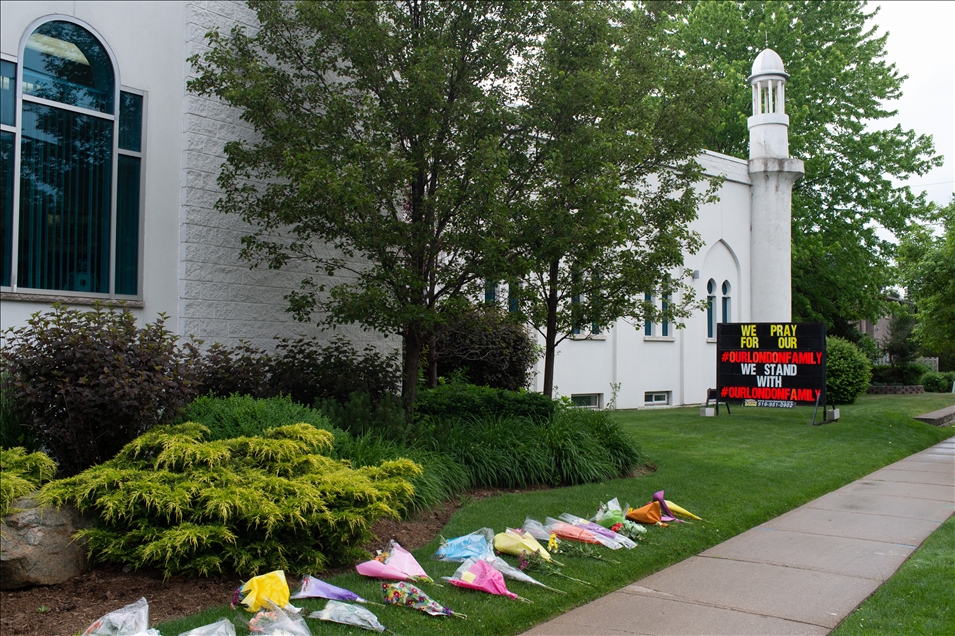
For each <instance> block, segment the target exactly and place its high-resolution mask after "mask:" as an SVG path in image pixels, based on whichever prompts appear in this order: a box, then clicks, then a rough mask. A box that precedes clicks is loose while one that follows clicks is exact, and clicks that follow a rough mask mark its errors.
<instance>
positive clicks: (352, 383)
mask: <svg viewBox="0 0 955 636" xmlns="http://www.w3.org/2000/svg"><path fill="white" fill-rule="evenodd" d="M400 381H401V370H400V365H399V362H398V353H397V352H394V353H392V354H391V355H384V354H382V353H381V351H379V350H378V349H376V348H375V347H373V346H371V345H368V346H366V347H365V348H364V349H363V350H362V351H361V352H359V351H358V350H357V349H355V348H354V347H353V346H352V345H351V343H349V342H348V340H346V339H345V338H344V337H343V336H337V337H335V338H334V339H332V341H331V342H329V343H328V344H325V345H321V344H320V343H318V342H317V341H316V340H314V339H311V338H299V339H297V340H288V339H282V340H281V341H280V342H279V344H278V345H277V346H276V353H275V358H274V361H273V367H272V379H271V385H272V388H273V389H274V390H275V391H276V394H279V393H281V394H283V395H288V396H291V398H292V399H293V400H295V401H296V402H298V403H299V404H305V405H308V406H314V405H316V404H319V403H320V402H321V401H322V400H335V401H336V402H338V403H339V404H345V403H346V402H348V400H349V398H350V397H351V395H352V393H356V392H357V393H364V394H366V395H368V397H369V398H370V399H371V401H372V402H375V403H377V402H379V401H381V400H383V399H385V398H386V397H388V396H392V395H397V394H398V392H399V390H400V386H401V384H400Z"/></svg>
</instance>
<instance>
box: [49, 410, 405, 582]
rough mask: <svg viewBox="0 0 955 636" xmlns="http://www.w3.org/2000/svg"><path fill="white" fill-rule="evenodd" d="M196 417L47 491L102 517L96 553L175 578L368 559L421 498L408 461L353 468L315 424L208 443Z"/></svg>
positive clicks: (52, 498)
mask: <svg viewBox="0 0 955 636" xmlns="http://www.w3.org/2000/svg"><path fill="white" fill-rule="evenodd" d="M207 437H208V429H206V428H205V427H204V426H202V425H200V424H196V423H191V422H189V423H185V424H178V425H175V426H162V427H156V428H154V429H152V430H150V431H149V432H147V433H146V434H145V435H143V436H141V437H139V438H137V439H136V440H134V441H132V442H131V443H129V444H128V445H126V446H125V447H124V448H123V449H122V451H121V452H120V453H119V454H118V455H117V456H116V457H115V458H114V459H112V460H110V461H108V462H106V463H104V464H101V465H99V466H96V467H94V468H91V469H89V470H87V471H85V472H83V473H81V474H79V475H76V476H74V477H70V478H68V479H63V480H59V481H56V482H52V483H50V484H47V485H46V486H45V487H44V488H43V490H41V492H40V498H41V500H42V501H43V502H45V503H47V504H50V505H57V506H59V505H63V504H67V503H70V504H73V505H74V506H76V507H77V508H78V509H80V510H82V511H87V510H93V511H95V512H96V513H97V514H98V515H99V524H98V526H97V527H96V528H91V529H88V530H82V531H81V532H80V535H81V536H85V537H86V538H87V539H88V541H89V543H88V549H89V552H90V556H91V558H93V559H96V560H99V561H105V562H110V563H118V564H125V565H129V566H132V567H136V568H139V567H155V568H158V569H161V570H162V571H163V572H164V573H165V574H166V576H170V575H172V574H177V573H185V574H198V575H204V576H205V575H209V574H212V573H218V572H229V571H234V572H235V573H237V574H239V575H240V576H243V577H247V576H251V575H254V574H257V573H260V572H263V571H267V570H275V569H283V570H288V571H290V572H293V573H297V574H305V573H307V572H316V571H321V570H323V569H324V568H326V567H327V566H328V565H344V564H350V563H352V562H354V560H356V559H358V558H360V557H362V556H364V553H363V551H362V549H361V546H362V545H364V544H365V543H367V542H368V541H369V540H370V539H371V531H370V528H371V524H372V523H373V522H374V521H375V520H377V519H379V518H381V517H384V516H396V515H397V514H398V513H399V511H400V510H401V508H402V507H403V506H404V505H405V503H406V502H407V501H408V500H409V499H410V497H411V495H412V488H411V485H410V484H409V483H408V481H407V478H408V477H412V476H414V475H418V474H420V467H418V466H417V465H415V464H414V463H413V462H411V461H408V460H396V461H386V462H382V463H381V464H380V465H378V466H366V467H362V468H359V469H357V470H356V469H353V468H351V467H350V466H349V465H348V464H347V463H346V462H341V461H338V460H334V459H331V458H329V457H327V456H324V455H320V454H318V453H319V452H323V451H328V450H329V449H330V448H331V442H332V435H331V433H329V432H328V431H322V430H319V429H316V428H315V427H313V426H310V425H308V424H304V423H302V424H294V425H291V426H281V427H278V428H273V429H269V430H267V431H266V432H265V433H264V434H263V435H262V436H255V437H238V438H234V439H226V440H217V441H206V439H207Z"/></svg>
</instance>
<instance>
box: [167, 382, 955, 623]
mask: <svg viewBox="0 0 955 636" xmlns="http://www.w3.org/2000/svg"><path fill="white" fill-rule="evenodd" d="M953 401H955V398H953V396H951V395H945V394H932V395H918V396H865V397H863V398H861V399H860V400H859V401H858V402H857V403H856V404H854V405H849V406H845V407H842V419H841V420H840V421H839V422H837V423H830V424H826V425H824V426H817V427H812V426H810V425H809V422H810V419H811V417H812V412H811V410H810V409H807V408H799V409H794V410H768V409H746V408H743V407H735V406H734V407H733V414H732V415H730V416H727V415H725V414H724V415H721V416H720V417H717V418H701V417H700V416H699V411H698V409H695V408H686V409H671V410H653V411H626V412H617V413H614V418H615V419H616V420H617V421H618V422H619V423H620V424H621V426H622V427H623V429H624V431H625V432H626V433H627V434H628V435H629V436H631V437H632V439H633V440H634V441H636V442H638V443H639V444H640V446H641V448H642V449H643V451H644V453H645V454H646V455H647V456H648V457H649V459H650V460H651V461H652V462H654V463H655V465H656V467H657V470H656V471H655V472H654V473H652V474H650V475H646V476H642V477H635V478H629V479H618V480H612V481H606V482H602V483H596V484H587V485H581V486H573V487H569V488H561V489H554V490H544V491H535V492H530V493H513V494H507V495H503V496H500V497H495V498H491V499H482V500H478V501H472V502H468V503H467V504H466V505H465V506H463V507H462V508H461V509H460V510H459V511H458V512H457V513H456V514H455V515H454V517H453V518H452V519H451V521H450V522H449V523H448V525H447V526H446V527H445V528H444V531H443V532H442V534H443V535H444V536H446V537H454V536H458V535H461V534H465V533H468V532H471V531H473V530H475V529H477V528H480V527H483V526H489V527H491V528H493V529H494V530H495V532H500V531H502V530H503V529H504V528H505V527H507V526H519V525H520V524H522V523H523V521H524V518H525V517H526V516H531V517H533V518H535V519H538V520H543V519H544V517H546V516H552V517H557V516H558V515H559V514H560V513H562V512H570V513H573V514H576V515H578V516H590V515H592V514H593V513H594V512H595V511H596V508H597V506H598V505H599V504H600V503H602V502H604V501H607V500H608V499H610V498H612V497H618V498H619V499H620V502H621V504H625V503H627V502H629V503H631V504H634V505H641V504H643V503H646V502H647V501H648V500H649V499H650V497H651V496H652V494H653V493H654V492H655V491H657V490H665V491H666V496H667V498H668V499H670V500H672V501H675V502H676V503H678V504H680V505H681V506H683V507H685V508H687V509H689V510H690V511H692V512H695V513H696V514H698V515H699V516H701V517H703V519H704V520H705V521H703V522H697V523H693V524H674V525H671V526H670V527H668V528H651V529H650V531H649V533H648V536H647V539H645V540H644V541H642V542H641V544H640V545H639V546H638V547H637V548H636V549H634V550H631V551H627V552H623V551H618V552H615V553H613V558H614V559H616V560H618V561H620V564H619V565H615V564H610V563H604V562H599V561H593V560H587V559H575V558H567V559H566V561H567V567H566V568H565V570H566V572H567V574H569V575H570V576H574V577H577V578H580V579H583V580H586V581H588V582H590V583H591V584H592V586H591V587H587V586H583V585H580V584H577V583H572V582H568V581H566V580H563V579H558V578H553V577H547V576H546V575H540V579H541V580H542V581H543V582H545V583H547V584H549V585H552V586H554V587H557V588H559V589H562V590H565V591H566V592H567V595H566V596H558V595H555V594H553V593H551V592H548V591H546V590H540V589H537V588H533V587H530V586H527V585H524V584H521V583H513V582H509V583H508V586H509V588H510V589H511V590H512V591H514V592H516V593H518V594H520V595H521V596H524V597H527V598H529V599H531V600H532V601H533V603H532V604H524V603H518V602H513V601H509V600H507V599H504V598H500V597H492V596H488V595H485V594H482V593H479V592H471V591H467V590H460V589H458V588H454V587H451V586H449V585H445V586H444V587H435V586H431V585H424V586H423V589H424V590H425V592H427V593H428V594H431V595H432V597H433V598H435V599H436V600H438V601H439V602H442V603H444V604H446V605H448V606H450V607H451V608H453V609H454V610H455V611H458V612H463V613H465V614H467V615H468V616H469V618H468V619H467V620H460V619H455V618H443V617H442V618H438V617H431V616H427V615H425V614H422V613H420V612H415V611H412V610H408V609H405V608H398V607H374V606H373V607H372V609H373V611H374V612H375V614H377V615H378V618H379V619H380V620H381V622H382V623H383V624H384V625H385V626H387V627H388V628H390V629H392V630H393V631H395V632H397V633H398V634H403V635H404V636H408V635H410V634H415V635H425V636H426V635H430V634H462V635H463V634H482V635H489V634H490V635H505V634H517V633H520V632H522V631H525V630H527V629H529V628H530V627H532V626H533V625H536V624H538V623H541V622H543V621H545V620H547V619H549V618H552V617H553V616H556V615H557V614H560V613H562V612H565V611H567V610H569V609H571V608H573V607H575V606H578V605H581V604H583V603H586V602H588V601H590V600H593V599H595V598H597V597H599V596H602V595H604V594H607V593H609V592H611V591H613V590H616V589H619V588H620V587H622V586H624V585H627V584H629V583H631V582H633V581H635V580H637V579H639V578H641V577H643V576H646V575H648V574H651V573H653V572H656V571H659V570H661V569H663V568H665V567H667V566H669V565H671V564H673V563H676V562H678V561H681V560H683V559H686V558H688V557H690V556H693V555H695V554H697V553H699V552H700V551H702V550H704V549H706V548H708V547H710V546H713V545H715V544H717V543H720V542H722V541H724V540H726V539H728V538H730V537H732V536H734V535H736V534H738V533H740V532H743V531H744V530H747V529H749V528H751V527H753V526H755V525H758V524H760V523H763V522H765V521H767V520H769V519H772V518H773V517H776V516H778V515H780V514H782V513H783V512H786V511H788V510H790V509H792V508H795V507H797V506H800V505H802V504H804V503H806V502H808V501H810V500H812V499H814V498H816V497H818V496H820V495H822V494H825V493H827V492H830V491H832V490H835V489H837V488H839V487H841V486H843V485H845V484H847V483H849V482H851V481H854V480H856V479H859V478H861V477H863V476H865V475H867V474H869V473H871V472H873V471H875V470H877V469H878V468H881V467H882V466H885V465H887V464H890V463H892V462H894V461H897V460H899V459H901V458H903V457H906V456H908V455H910V454H912V453H915V452H917V451H919V450H922V449H924V448H927V447H928V446H931V445H933V444H935V443H937V442H939V441H941V440H942V439H945V438H948V437H951V436H952V435H955V430H953V429H952V428H936V427H933V426H929V425H926V424H922V423H920V422H917V421H915V420H913V419H912V416H913V415H917V414H920V413H925V412H928V411H933V410H936V409H939V408H942V407H945V406H949V405H952V404H953ZM437 545H438V540H437V539H435V540H434V541H432V542H431V543H430V544H429V545H427V546H425V547H423V548H421V549H420V550H416V551H415V555H416V556H417V558H418V560H419V561H420V562H421V564H422V565H423V566H424V567H425V569H426V570H427V571H428V573H429V574H430V575H431V576H432V577H434V578H435V579H437V578H438V577H439V576H447V575H450V574H451V573H452V572H453V571H454V569H455V567H456V564H450V563H440V562H437V561H433V560H431V559H430V556H431V555H432V554H433V553H434V551H435V549H436V548H437ZM512 561H513V560H512ZM916 578H918V577H916ZM946 580H951V579H950V578H948V579H941V581H946ZM331 581H332V582H333V583H335V584H336V585H340V586H343V587H346V588H349V589H351V590H353V591H355V592H356V593H358V594H360V595H362V596H365V597H366V598H370V599H377V598H379V597H380V591H379V590H380V587H379V585H380V584H379V582H377V581H374V580H371V579H366V578H364V577H360V576H358V575H357V574H344V575H341V576H337V577H335V578H333V579H331ZM941 581H938V582H937V583H936V584H944V583H941ZM223 600H224V601H225V600H226V599H223ZM298 604H299V605H301V606H304V607H306V608H307V609H308V610H309V611H311V610H313V609H319V608H321V607H324V604H325V602H324V601H322V600H310V601H304V602H298ZM220 616H228V617H230V618H235V619H236V622H237V624H239V623H240V619H241V618H245V619H246V620H247V619H248V616H249V615H248V614H245V613H244V612H242V611H235V612H233V611H230V610H229V609H228V607H227V606H226V607H223V608H221V609H215V610H209V611H207V612H203V613H202V614H198V615H194V616H191V617H188V618H186V619H182V620H179V621H174V622H169V623H165V624H163V625H159V626H158V628H159V629H160V631H161V632H162V633H163V634H164V635H166V636H170V635H173V636H175V635H177V634H179V633H181V632H184V631H186V630H188V629H191V628H193V627H196V626H199V625H202V624H206V623H209V622H212V621H214V620H217V619H218V618H219V617H220ZM867 622H868V621H867ZM308 623H309V628H310V629H311V631H312V633H313V634H316V635H317V634H358V633H361V632H360V631H359V630H357V629H351V628H347V627H343V626H338V625H332V624H327V623H321V622H318V621H311V620H310V621H308ZM238 633H239V634H240V635H242V634H245V633H246V632H245V631H244V628H243V627H239V629H238ZM868 633H872V632H868ZM909 633H914V632H909ZM925 633H930V632H925Z"/></svg>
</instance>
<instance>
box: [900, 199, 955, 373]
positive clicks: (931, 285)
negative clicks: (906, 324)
mask: <svg viewBox="0 0 955 636" xmlns="http://www.w3.org/2000/svg"><path fill="white" fill-rule="evenodd" d="M937 219H938V222H939V224H940V225H941V226H942V228H943V230H944V232H943V233H942V234H941V235H936V234H935V233H934V232H933V231H932V229H931V228H932V225H928V226H924V225H913V226H912V227H911V228H910V230H911V231H910V232H909V234H907V235H906V236H905V238H904V239H903V240H902V242H901V244H900V246H899V265H900V267H901V269H902V279H903V284H904V286H905V288H906V291H907V293H908V298H909V299H910V300H912V301H914V302H915V306H916V308H917V309H918V314H917V317H918V324H917V325H916V326H915V334H916V336H917V338H918V340H919V343H920V345H921V348H922V352H923V353H925V354H928V355H936V356H939V358H940V359H941V360H940V362H941V365H942V368H943V369H948V370H955V199H953V200H952V201H950V202H949V204H948V205H947V206H945V207H944V208H942V209H940V210H938V211H937Z"/></svg>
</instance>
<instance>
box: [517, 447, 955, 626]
mask: <svg viewBox="0 0 955 636" xmlns="http://www.w3.org/2000/svg"><path fill="white" fill-rule="evenodd" d="M953 513H955V438H950V439H948V440H945V441H944V442H941V443H939V444H937V445H935V446H933V447H931V448H928V449H926V450H924V451H922V452H921V453H916V454H915V455H912V456H910V457H907V458H905V459H903V460H902V461H899V462H896V463H895V464H892V465H890V466H886V467H885V468H883V469H881V470H878V471H876V472H874V473H872V474H871V475H869V476H868V477H865V478H863V479H860V480H859V481H856V482H853V483H851V484H849V485H848V486H845V487H843V488H840V489H839V490H837V491H835V492H832V493H829V494H828V495H825V496H823V497H820V498H819V499H816V500H815V501H811V502H809V503H808V504H806V505H804V506H802V507H800V508H796V509H795V510H791V511H790V512H788V513H786V514H784V515H782V516H781V517H777V518H776V519H773V520H772V521H769V522H767V523H764V524H763V525H761V526H758V527H756V528H753V529H752V530H749V531H747V532H744V533H742V534H740V535H737V536H736V537H733V538H732V539H730V540H729V541H725V542H724V543H721V544H719V545H717V546H715V547H713V548H710V549H709V550H706V551H705V552H702V553H700V554H699V555H698V556H695V557H691V558H689V559H687V560H685V561H682V562H680V563H677V564H676V565H673V566H671V567H669V568H667V569H665V570H662V571H660V572H657V573H656V574H652V575H650V576H648V577H646V578H644V579H641V580H639V581H637V582H636V583H634V584H632V585H629V586H627V587H625V588H623V589H621V590H618V591H616V592H613V593H611V594H609V595H607V596H605V597H603V598H600V599H597V600H596V601H594V602H592V603H589V604H587V605H584V606H582V607H578V608H577V609H574V610H572V611H570V612H567V613H566V614H563V615H561V616H558V617H557V618H555V619H554V620H552V621H549V622H547V623H543V624H541V625H538V626H537V627H535V628H534V629H532V630H530V631H529V632H525V633H526V634H528V635H529V636H531V635H532V636H543V635H547V636H583V635H588V636H596V635H601V636H603V635H606V636H612V635H616V634H653V635H664V634H674V635H677V634H679V635H696V634H700V635H702V634H726V635H737V634H740V635H741V634H752V635H771V634H828V633H829V632H830V631H832V629H833V628H835V627H836V626H837V625H838V624H839V623H840V622H841V621H842V619H843V618H845V617H846V616H847V615H848V614H849V613H850V612H852V610H854V609H855V608H856V607H857V606H858V605H859V604H860V603H862V601H864V600H865V599H866V598H868V596H869V595H870V594H872V592H874V591H875V590H876V589H877V588H878V587H879V586H880V585H882V583H884V582H885V581H886V580H887V579H888V578H889V577H890V576H892V574H894V573H895V571H896V570H897V569H898V568H899V566H901V565H902V563H903V562H904V561H905V560H906V559H907V558H908V557H909V555H911V554H912V552H913V551H915V549H916V548H917V547H918V546H919V545H921V543H922V542H923V541H924V540H925V539H926V538H927V537H928V536H929V535H930V534H931V533H932V532H933V531H934V530H936V529H937V528H938V527H939V526H940V525H941V524H942V522H944V521H945V520H946V519H948V518H949V517H950V516H951V515H952V514H953Z"/></svg>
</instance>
